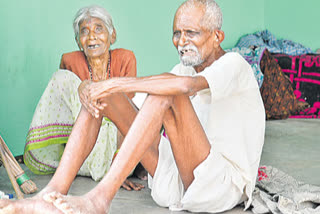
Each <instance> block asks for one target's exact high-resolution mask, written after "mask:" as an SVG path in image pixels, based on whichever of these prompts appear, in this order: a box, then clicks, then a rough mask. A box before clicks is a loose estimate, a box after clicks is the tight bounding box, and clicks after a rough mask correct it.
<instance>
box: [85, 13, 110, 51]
mask: <svg viewBox="0 0 320 214" xmlns="http://www.w3.org/2000/svg"><path fill="white" fill-rule="evenodd" d="M110 40H111V36H110V35H109V32H108V29H107V28H106V26H105V25H104V23H103V21H102V20H101V19H98V18H93V17H92V18H89V19H86V20H84V21H83V22H82V23H81V24H80V27H79V42H80V44H79V46H80V47H82V48H83V51H84V53H85V55H86V56H87V57H99V56H102V55H103V54H106V53H107V51H108V50H109V47H110Z"/></svg>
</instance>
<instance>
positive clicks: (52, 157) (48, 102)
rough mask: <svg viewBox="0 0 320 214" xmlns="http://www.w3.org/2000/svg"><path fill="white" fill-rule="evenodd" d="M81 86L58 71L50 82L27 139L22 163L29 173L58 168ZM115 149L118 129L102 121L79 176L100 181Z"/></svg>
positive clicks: (69, 74) (78, 105) (77, 108)
mask: <svg viewBox="0 0 320 214" xmlns="http://www.w3.org/2000/svg"><path fill="white" fill-rule="evenodd" d="M80 83H81V80H80V79H79V77H78V76H77V75H75V74H74V73H72V72H70V71H68V70H58V71H57V72H55V73H54V74H53V76H52V78H51V80H50V81H49V84H48V86H47V88H46V90H45V91H44V93H43V95H42V97H41V99H40V101H39V103H38V105H37V108H36V110H35V113H34V116H33V119H32V122H31V125H30V128H29V132H28V135H27V139H26V146H25V151H24V161H25V164H26V165H27V166H28V168H29V169H30V170H31V171H32V172H34V173H36V174H51V173H54V172H55V170H56V168H57V167H58V164H59V161H60V159H61V156H62V154H63V151H64V148H65V144H66V143H67V141H68V137H69V135H70V134H71V131H72V127H73V124H74V123H75V121H76V118H77V116H78V114H79V112H80V108H81V103H80V100H79V96H78V86H79V84H80ZM116 149H117V128H116V126H115V125H114V124H113V123H112V122H111V121H110V120H108V119H107V118H104V119H103V121H102V126H101V128H100V132H99V135H98V139H97V142H96V144H95V146H94V148H93V150H92V152H91V153H90V155H89V156H88V158H87V159H86V161H85V162H84V163H83V165H82V167H81V169H80V171H79V173H78V174H79V175H83V176H91V177H92V178H93V179H94V180H100V179H101V178H102V177H103V176H104V175H105V173H106V172H107V171H108V170H109V168H110V165H111V161H112V157H113V154H114V152H115V151H116ZM75 155H76V154H75Z"/></svg>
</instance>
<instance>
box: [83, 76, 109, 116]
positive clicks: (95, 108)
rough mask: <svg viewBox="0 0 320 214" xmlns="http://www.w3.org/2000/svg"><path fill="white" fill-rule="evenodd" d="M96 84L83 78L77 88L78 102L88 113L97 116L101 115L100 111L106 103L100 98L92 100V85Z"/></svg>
mask: <svg viewBox="0 0 320 214" xmlns="http://www.w3.org/2000/svg"><path fill="white" fill-rule="evenodd" d="M94 84H96V83H95V82H92V81H89V80H85V81H83V82H82V83H81V84H80V85H79V88H78V93H79V97H80V102H81V103H82V105H83V106H84V107H85V108H86V109H87V110H88V111H89V113H90V114H91V115H92V116H93V117H96V118H98V117H99V116H100V115H101V111H102V110H103V109H104V107H106V105H107V104H106V103H103V102H101V101H100V100H94V99H92V97H91V93H90V92H92V90H94V89H92V86H93V85H94Z"/></svg>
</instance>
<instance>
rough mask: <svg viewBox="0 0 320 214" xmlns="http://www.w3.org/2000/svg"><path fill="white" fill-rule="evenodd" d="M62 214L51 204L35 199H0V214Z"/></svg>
mask: <svg viewBox="0 0 320 214" xmlns="http://www.w3.org/2000/svg"><path fill="white" fill-rule="evenodd" d="M21 213H23V214H44V213H46V214H63V213H62V212H61V211H60V210H59V209H57V208H56V207H55V206H53V204H50V203H48V202H46V201H44V200H42V199H39V198H37V197H34V198H28V199H22V200H7V199H0V214H21Z"/></svg>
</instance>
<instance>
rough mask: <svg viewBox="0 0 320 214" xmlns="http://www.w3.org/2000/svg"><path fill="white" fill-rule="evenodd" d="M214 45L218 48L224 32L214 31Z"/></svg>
mask: <svg viewBox="0 0 320 214" xmlns="http://www.w3.org/2000/svg"><path fill="white" fill-rule="evenodd" d="M214 36H215V45H216V46H220V43H221V42H222V41H223V40H224V32H223V31H222V30H214Z"/></svg>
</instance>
